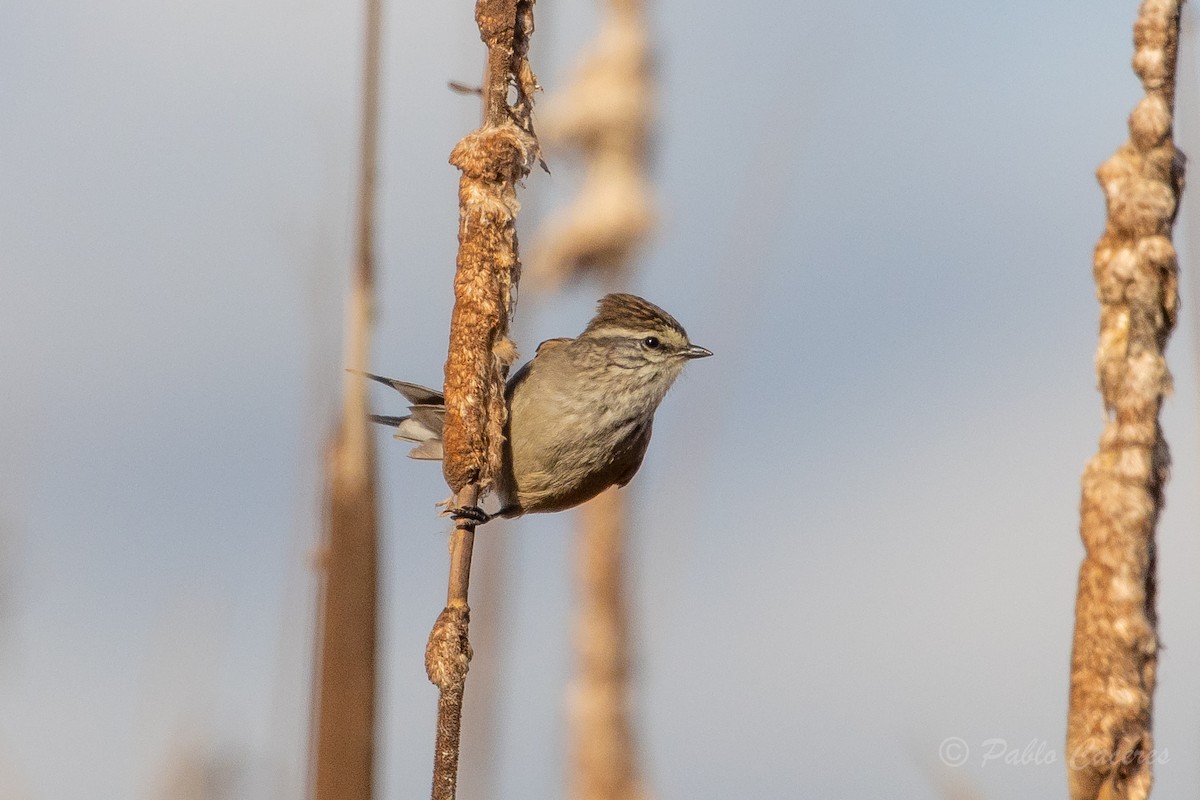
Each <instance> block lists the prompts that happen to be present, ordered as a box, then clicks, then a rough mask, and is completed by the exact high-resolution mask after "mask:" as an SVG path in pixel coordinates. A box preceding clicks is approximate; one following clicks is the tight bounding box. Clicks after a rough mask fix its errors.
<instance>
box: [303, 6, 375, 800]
mask: <svg viewBox="0 0 1200 800" xmlns="http://www.w3.org/2000/svg"><path fill="white" fill-rule="evenodd" d="M382 20H383V8H382V0H367V2H366V16H365V25H366V36H365V52H364V63H363V105H362V141H361V144H360V146H361V153H360V172H359V194H358V220H357V228H358V234H357V244H356V256H355V266H354V270H353V274H352V279H351V280H352V283H351V290H350V298H349V304H348V306H347V311H346V356H345V358H346V361H345V363H346V366H347V367H348V368H349V371H348V372H347V373H346V378H345V384H344V389H343V399H342V417H341V421H340V422H339V424H338V429H337V432H336V433H335V435H334V438H333V441H332V443H331V445H330V447H329V450H328V452H327V460H326V475H327V483H328V512H327V518H326V531H325V541H324V546H323V551H324V552H323V559H322V563H321V569H322V571H323V573H324V574H323V581H322V587H321V599H320V605H319V611H318V613H319V615H320V617H319V621H318V637H319V645H318V647H319V650H320V652H319V655H318V662H317V667H316V670H315V672H314V676H313V684H314V694H315V697H314V705H315V708H316V713H315V715H314V719H313V733H312V750H311V759H312V763H311V764H310V770H311V778H310V780H311V795H312V797H313V798H314V800H371V795H372V769H373V761H374V758H373V756H374V737H375V658H376V649H375V630H376V603H377V583H378V565H377V552H378V512H377V501H376V483H377V478H376V472H375V449H374V444H373V440H372V438H371V436H370V435H369V432H368V430H367V428H368V425H369V422H368V409H367V391H366V380H365V378H363V373H364V372H366V371H367V362H368V354H369V346H370V334H371V322H372V317H373V313H374V304H373V297H374V283H375V251H374V246H375V245H374V239H375V171H376V161H377V149H378V146H377V139H378V127H379V72H380V49H381V46H380V41H381V30H382Z"/></svg>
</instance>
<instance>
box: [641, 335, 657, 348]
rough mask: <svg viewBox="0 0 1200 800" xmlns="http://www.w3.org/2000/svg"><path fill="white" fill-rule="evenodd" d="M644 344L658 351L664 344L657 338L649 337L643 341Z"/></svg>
mask: <svg viewBox="0 0 1200 800" xmlns="http://www.w3.org/2000/svg"><path fill="white" fill-rule="evenodd" d="M642 344H644V345H645V346H646V347H649V348H650V349H651V350H657V349H658V348H659V346H660V345H661V344H662V342H660V341H659V340H658V337H657V336H647V337H646V338H645V339H642Z"/></svg>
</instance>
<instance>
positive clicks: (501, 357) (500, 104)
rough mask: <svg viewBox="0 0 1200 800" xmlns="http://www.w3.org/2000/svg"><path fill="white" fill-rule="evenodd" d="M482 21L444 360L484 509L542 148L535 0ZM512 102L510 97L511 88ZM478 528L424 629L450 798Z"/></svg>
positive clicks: (463, 530) (461, 157)
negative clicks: (478, 105) (525, 200)
mask: <svg viewBox="0 0 1200 800" xmlns="http://www.w3.org/2000/svg"><path fill="white" fill-rule="evenodd" d="M475 19H476V22H477V23H478V25H479V33H480V37H481V38H482V39H483V42H484V44H486V45H487V49H488V57H487V70H486V80H485V84H484V86H483V88H482V97H483V104H484V115H483V116H484V124H483V126H482V127H480V128H479V129H478V130H476V131H473V132H472V133H470V134H468V135H467V136H466V137H465V138H463V140H462V141H460V142H459V143H458V145H457V146H455V148H454V150H453V152H452V153H451V154H450V163H452V164H454V166H456V167H458V169H459V170H460V171H461V172H462V177H461V178H460V180H459V228H458V241H459V248H458V259H457V269H456V271H455V276H454V311H453V313H452V315H451V319H450V346H449V352H448V354H447V356H446V380H445V398H446V422H445V429H444V434H443V442H444V444H443V447H444V452H445V456H444V458H443V460H442V472H443V474H444V475H445V477H446V483H447V484H448V485H449V486H450V489H451V491H452V492H453V493H454V494H453V496H452V497H451V500H450V505H451V506H452V507H455V508H465V507H470V506H475V505H477V503H478V501H479V499H480V498H481V497H483V496H484V495H485V494H486V493H487V492H488V491H489V490H490V489H491V488H492V487H493V486H494V484H495V481H496V476H497V475H498V474H499V472H500V469H501V468H502V454H503V444H504V426H505V423H506V422H507V416H508V409H507V407H506V405H505V399H504V381H505V378H506V377H507V374H508V368H509V366H510V365H511V364H512V362H513V361H514V360H515V359H516V355H517V352H516V347H515V346H514V345H513V343H512V340H511V339H509V336H508V330H509V321H510V319H511V316H512V303H513V294H514V292H515V289H516V285H517V281H518V279H519V277H520V260H519V258H518V255H517V235H516V216H517V211H518V209H519V208H520V204H519V203H518V202H517V192H516V186H517V182H518V181H520V180H521V179H522V178H524V177H525V176H526V175H528V174H529V169H530V167H531V166H532V164H533V162H534V161H535V160H536V158H537V155H538V150H537V140H536V138H535V137H534V135H533V122H532V116H531V112H532V105H533V98H532V95H533V92H534V91H535V90H536V88H537V79H536V78H535V77H534V75H533V71H532V70H531V69H530V67H529V62H528V60H527V58H526V53H527V50H528V47H529V37H530V35H531V34H532V33H533V1H532V0H478V2H477V4H476V7H475ZM514 86H515V87H516V99H515V101H514V102H513V103H512V104H510V103H509V101H508V95H509V88H510V87H514ZM474 539H475V528H474V525H472V524H470V523H469V522H466V521H460V522H459V523H458V525H457V526H456V528H455V531H454V534H453V535H452V537H451V542H450V576H449V581H448V587H447V592H446V608H445V609H444V610H443V611H442V613H441V615H439V617H438V620H437V622H436V623H435V624H434V627H433V630H432V631H431V632H430V635H429V645H428V647H427V649H426V660H425V666H426V671H427V672H428V674H429V679H430V680H431V681H432V682H433V683H434V684H435V685H436V686H437V687H438V689H439V692H440V693H439V701H438V722H437V740H436V753H435V756H434V767H433V798H434V800H452V798H454V796H455V792H456V788H457V781H458V760H459V738H460V732H461V721H462V702H463V692H464V688H465V684H466V677H467V669H468V665H469V663H470V660H471V645H470V642H469V640H468V638H467V629H468V625H469V622H470V607H469V606H468V603H467V590H468V587H469V582H470V574H471V555H472V551H473V545H474Z"/></svg>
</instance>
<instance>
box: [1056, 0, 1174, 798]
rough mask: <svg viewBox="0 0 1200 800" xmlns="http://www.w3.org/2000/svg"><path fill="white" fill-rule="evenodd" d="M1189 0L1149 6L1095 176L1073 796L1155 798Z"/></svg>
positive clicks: (1074, 658)
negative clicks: (1167, 420)
mask: <svg viewBox="0 0 1200 800" xmlns="http://www.w3.org/2000/svg"><path fill="white" fill-rule="evenodd" d="M1179 15H1180V3H1179V2H1168V1H1166V0H1145V1H1144V2H1143V3H1142V4H1141V8H1140V10H1139V13H1138V19H1137V22H1136V23H1135V25H1134V29H1133V30H1134V48H1135V51H1134V57H1133V68H1134V71H1135V72H1136V73H1137V74H1138V77H1139V78H1141V80H1142V85H1143V87H1144V89H1145V96H1144V97H1143V98H1142V100H1141V101H1140V102H1139V103H1138V104H1137V107H1136V108H1135V109H1134V110H1133V113H1132V114H1131V115H1130V117H1129V141H1128V142H1126V143H1125V144H1124V145H1122V146H1121V147H1120V149H1118V150H1117V152H1116V153H1115V154H1114V155H1113V156H1112V157H1111V158H1110V159H1109V160H1108V161H1106V162H1105V163H1104V164H1103V165H1101V167H1100V168H1099V170H1098V171H1097V177H1098V178H1099V181H1100V185H1101V187H1102V188H1103V190H1104V194H1105V198H1106V200H1107V205H1108V221H1107V225H1106V227H1105V230H1104V234H1103V236H1101V238H1100V241H1099V242H1098V243H1097V245H1096V250H1095V265H1094V275H1095V280H1096V293H1097V296H1098V298H1099V300H1100V344H1099V348H1098V350H1097V353H1096V370H1097V373H1098V374H1099V379H1100V391H1101V394H1102V395H1103V398H1104V406H1105V408H1106V410H1107V411H1108V420H1107V422H1106V424H1105V428H1104V433H1103V435H1102V436H1101V437H1100V447H1099V452H1098V453H1097V454H1096V456H1094V457H1093V458H1092V460H1091V461H1090V462H1089V463H1088V465H1087V467H1086V468H1085V470H1084V473H1083V481H1082V483H1083V492H1082V500H1081V502H1080V534H1081V537H1082V539H1083V544H1084V547H1085V548H1086V551H1087V553H1086V556H1085V558H1084V561H1083V564H1082V566H1081V567H1080V570H1079V592H1078V596H1077V598H1076V606H1075V636H1074V648H1073V652H1072V655H1071V697H1070V710H1069V714H1068V732H1067V753H1068V759H1067V766H1068V781H1069V785H1070V792H1071V798H1072V800H1092V798H1111V799H1113V800H1115V799H1116V798H1121V799H1125V798H1128V799H1130V800H1132V799H1134V798H1145V797H1148V796H1149V793H1150V786H1151V781H1152V772H1151V767H1152V764H1153V760H1154V740H1153V736H1152V734H1151V717H1152V706H1153V696H1154V685H1155V677H1156V669H1157V661H1158V649H1159V642H1158V634H1157V630H1156V626H1157V612H1156V610H1155V558H1156V553H1155V541H1154V532H1155V527H1156V525H1157V522H1158V515H1159V512H1160V510H1161V508H1162V500H1163V487H1164V484H1165V483H1166V480H1167V473H1168V469H1169V466H1170V458H1169V454H1168V450H1167V443H1166V441H1165V440H1164V439H1163V434H1162V429H1161V427H1160V426H1159V422H1158V413H1159V409H1160V407H1161V405H1162V399H1163V397H1164V396H1165V395H1166V393H1168V392H1169V391H1170V388H1171V376H1170V373H1169V372H1168V370H1167V365H1166V360H1165V358H1164V357H1163V349H1164V347H1165V346H1166V343H1167V337H1168V336H1169V335H1170V332H1171V329H1172V328H1173V327H1174V325H1175V318H1176V312H1177V309H1178V296H1177V292H1178V274H1177V268H1178V265H1177V260H1176V253H1175V248H1174V246H1173V245H1172V243H1171V231H1172V227H1173V225H1174V222H1175V214H1176V211H1177V209H1178V204H1179V197H1180V193H1181V191H1182V189H1183V157H1182V154H1181V153H1180V152H1179V151H1178V150H1177V149H1176V148H1175V144H1174V141H1173V138H1172V136H1173V133H1172V127H1173V113H1174V112H1173V109H1174V103H1175V64H1176V50H1177V45H1178V41H1179Z"/></svg>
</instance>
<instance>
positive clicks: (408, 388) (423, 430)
mask: <svg viewBox="0 0 1200 800" xmlns="http://www.w3.org/2000/svg"><path fill="white" fill-rule="evenodd" d="M363 375H365V376H366V377H368V378H370V379H371V380H373V381H378V382H379V383H382V384H384V385H386V386H390V387H392V388H393V389H395V390H396V391H397V392H399V393H400V394H402V395H404V398H405V399H406V400H408V402H410V403H412V405H410V406H409V407H408V410H409V411H410V412H411V413H409V414H408V416H404V417H392V416H385V415H382V414H372V415H371V421H372V422H378V423H379V424H380V425H387V426H388V427H390V428H395V429H396V433H395V436H396V438H397V439H403V440H404V441H406V442H414V443H415V444H416V445H417V446H416V447H414V448H413V449H412V450H411V451H410V452H409V454H408V457H409V458H422V459H429V460H431V461H440V460H441V459H442V428H443V427H444V426H445V423H446V398H444V397H443V396H442V393H441V392H438V391H434V390H433V389H427V388H425V387H424V386H418V385H417V384H415V383H405V382H404V381H398V380H395V379H393V378H384V377H382V376H379V375H372V374H371V373H369V372H364V373H363Z"/></svg>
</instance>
